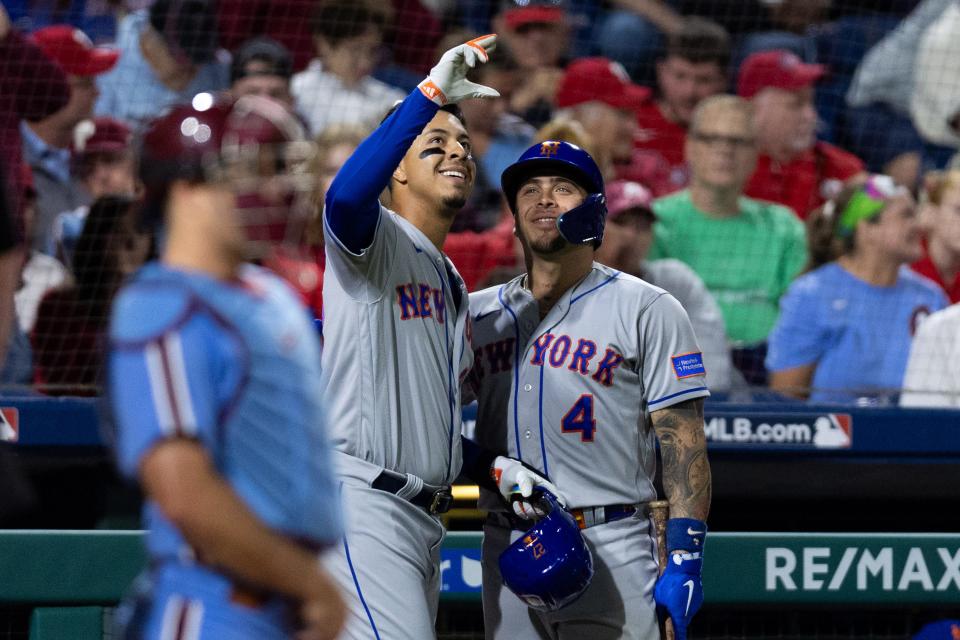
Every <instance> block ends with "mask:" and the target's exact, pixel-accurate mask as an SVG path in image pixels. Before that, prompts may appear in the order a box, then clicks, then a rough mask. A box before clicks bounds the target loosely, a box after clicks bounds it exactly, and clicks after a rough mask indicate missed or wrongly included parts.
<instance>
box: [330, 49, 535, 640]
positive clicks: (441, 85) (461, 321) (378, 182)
mask: <svg viewBox="0 0 960 640" xmlns="http://www.w3.org/2000/svg"><path fill="white" fill-rule="evenodd" d="M495 40H496V36H493V35H490V36H484V37H482V38H478V39H476V40H473V41H471V42H468V43H466V44H463V45H460V46H458V47H454V48H453V49H451V50H450V51H447V52H446V53H445V54H444V55H443V56H442V57H441V59H440V61H439V62H438V63H437V66H435V67H434V68H433V69H432V70H431V71H430V76H429V77H428V78H427V79H425V80H424V81H423V82H422V83H421V84H420V86H419V88H418V90H416V91H414V92H413V93H412V94H411V95H410V96H408V97H407V98H406V99H405V100H404V101H403V102H402V103H401V104H400V105H399V107H398V108H396V110H395V111H394V112H393V113H392V114H391V115H389V116H388V117H387V118H386V119H385V120H384V121H383V123H382V124H381V125H380V127H379V128H378V129H377V130H376V131H374V132H373V134H372V135H371V136H370V137H369V138H367V139H366V140H365V141H364V142H363V143H362V144H361V145H360V147H358V148H357V150H356V152H354V154H353V156H352V157H351V158H350V159H349V160H348V161H347V162H346V164H345V165H344V166H343V168H342V169H341V170H340V172H339V173H338V175H337V178H336V179H335V180H334V182H333V184H332V185H331V186H330V189H329V191H328V192H327V197H326V208H325V225H326V233H325V236H326V253H327V272H326V277H325V279H324V287H323V298H324V338H325V344H324V351H323V370H324V386H325V395H324V398H325V400H327V401H328V402H329V406H330V412H329V414H330V426H331V429H332V431H333V438H334V446H335V449H336V451H337V453H338V456H337V463H338V465H339V470H340V473H341V497H342V500H343V503H344V506H345V512H346V527H345V528H346V535H345V536H344V541H343V544H342V547H341V549H340V554H339V555H338V556H336V557H335V558H333V560H332V562H331V563H330V564H329V567H330V570H331V573H332V574H333V575H334V576H335V577H336V579H337V580H338V581H339V583H340V584H341V585H343V587H344V589H345V590H346V591H348V604H349V606H350V610H351V615H350V619H349V620H348V623H347V632H346V633H347V637H349V638H383V639H385V640H386V639H388V638H389V639H390V640H397V639H401V640H402V639H404V638H409V639H410V640H423V639H424V638H431V637H434V635H435V631H434V621H435V619H436V613H437V605H438V602H439V590H440V568H439V553H440V544H441V542H442V540H443V527H442V526H441V524H440V521H439V520H438V519H437V514H439V513H443V512H444V511H446V509H447V508H448V507H449V502H450V493H449V483H450V482H451V481H452V480H453V479H454V478H456V477H457V475H458V474H459V472H460V467H461V462H462V454H461V442H460V426H461V424H460V422H461V413H460V382H461V380H462V378H463V377H464V376H465V375H466V372H467V371H468V370H469V369H470V366H471V364H472V361H473V350H472V349H471V347H470V318H469V313H468V312H469V308H468V307H469V304H468V299H467V291H466V288H465V287H464V284H463V280H462V279H461V278H460V276H459V275H458V274H457V272H456V270H455V269H454V267H453V265H452V264H451V262H450V260H448V259H447V257H446V256H445V255H443V253H441V251H440V247H441V246H442V245H443V242H444V239H445V238H446V235H447V231H448V230H449V229H450V225H451V223H452V222H453V217H454V216H455V215H456V213H457V211H458V210H459V209H460V208H461V207H463V205H464V203H465V202H466V200H467V196H468V195H469V194H470V190H471V188H472V187H473V181H474V177H475V175H476V164H475V162H474V160H473V157H472V155H471V146H470V136H469V135H468V134H467V130H466V128H465V126H464V122H463V117H462V115H461V114H460V113H459V110H458V109H457V108H456V107H455V106H454V105H453V104H452V103H454V102H456V101H457V100H461V99H464V98H476V97H493V96H496V95H498V94H497V92H496V91H494V90H493V89H490V88H488V87H484V86H481V85H477V84H474V83H472V82H469V81H467V80H466V78H465V76H466V72H467V70H468V68H469V67H472V66H474V65H476V64H477V63H481V62H485V61H486V60H487V52H488V51H489V50H490V49H491V48H492V47H493V45H494V43H495ZM385 187H387V188H389V189H390V198H391V205H392V207H393V209H394V211H391V210H389V209H387V208H385V207H383V206H381V204H380V203H379V202H378V196H379V195H380V193H381V192H382V191H383V189H384V188H385ZM503 462H504V461H503V460H501V461H500V465H501V466H503ZM522 470H523V467H522V466H521V465H515V466H507V468H505V469H501V474H500V476H499V477H500V481H501V482H502V483H503V484H504V485H507V484H513V483H514V482H516V481H518V480H520V479H521V478H520V476H521V475H526V476H527V477H526V478H525V479H526V482H527V493H528V495H529V484H530V483H531V480H530V478H529V474H526V472H523V471H522ZM534 480H535V479H534Z"/></svg>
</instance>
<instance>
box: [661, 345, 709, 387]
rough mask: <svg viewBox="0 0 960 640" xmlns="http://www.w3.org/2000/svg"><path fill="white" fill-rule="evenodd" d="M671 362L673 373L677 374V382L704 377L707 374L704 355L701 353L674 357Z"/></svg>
mask: <svg viewBox="0 0 960 640" xmlns="http://www.w3.org/2000/svg"><path fill="white" fill-rule="evenodd" d="M670 362H672V363H673V372H674V373H675V374H677V380H683V379H684V378H692V377H693V376H702V375H706V373H707V370H706V368H705V367H704V366H703V354H702V353H700V352H699V351H697V352H694V353H682V354H680V355H678V356H672V357H671V358H670Z"/></svg>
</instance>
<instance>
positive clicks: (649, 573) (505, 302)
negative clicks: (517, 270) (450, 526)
mask: <svg viewBox="0 0 960 640" xmlns="http://www.w3.org/2000/svg"><path fill="white" fill-rule="evenodd" d="M502 186H503V191H504V194H505V196H506V198H507V201H508V203H509V205H510V208H511V210H512V211H513V214H514V219H515V222H516V234H517V236H518V237H519V238H520V241H521V243H522V245H523V248H524V255H525V257H526V263H527V273H526V274H524V275H522V276H519V277H517V278H515V279H514V280H512V281H510V282H508V283H507V284H505V285H502V286H497V287H493V288H490V289H486V290H484V291H480V292H477V293H475V294H472V295H471V296H470V313H471V315H472V317H473V330H474V353H475V362H474V368H473V371H472V372H471V374H470V376H469V377H468V380H467V384H466V387H467V388H469V389H471V390H472V391H473V393H474V394H475V395H476V397H477V399H478V401H479V408H478V416H477V429H476V434H477V435H476V437H477V440H478V443H479V444H480V445H481V446H483V447H485V448H487V449H492V450H494V451H498V452H500V453H502V454H504V455H509V456H510V457H513V458H517V459H519V460H521V461H522V462H523V464H525V465H528V466H529V467H530V468H532V469H534V470H535V471H536V472H538V473H539V474H541V475H542V476H544V477H546V478H549V480H550V481H551V482H553V483H554V484H555V485H556V486H557V487H558V488H559V490H560V491H561V492H562V494H563V496H564V498H565V499H566V503H567V506H568V508H569V509H570V510H571V511H572V513H573V514H574V516H575V517H576V519H577V521H578V523H579V526H580V527H581V528H582V533H583V535H584V538H585V539H586V541H587V544H588V546H589V547H590V549H591V551H592V552H593V559H594V569H595V573H594V576H593V579H592V582H591V584H590V586H589V587H588V588H587V589H586V591H585V592H584V593H583V594H582V596H580V597H579V598H578V599H577V600H575V601H574V602H572V603H571V604H568V605H567V606H565V607H563V608H560V609H558V610H552V611H550V610H548V611H543V610H540V609H530V608H528V606H527V604H526V603H525V602H523V601H521V600H520V599H519V598H518V597H517V596H516V595H515V594H514V593H512V592H511V591H509V590H507V589H505V588H504V587H503V582H504V580H503V578H504V576H503V575H502V574H501V569H500V566H498V557H499V556H500V554H501V553H502V552H503V551H504V549H506V548H507V547H508V546H509V545H510V544H511V542H513V541H515V540H517V539H518V538H519V537H520V536H521V535H522V532H523V531H524V530H525V529H527V528H529V526H530V523H529V522H527V521H523V520H518V519H517V518H516V517H515V516H512V515H510V514H509V513H505V512H504V510H503V509H502V508H500V507H499V506H498V505H499V504H501V502H500V499H499V496H497V495H496V494H493V493H492V492H486V491H485V492H483V493H482V495H481V506H482V507H486V508H488V509H489V510H491V514H490V516H489V517H488V521H487V523H486V525H485V526H484V541H483V557H482V561H483V604H484V619H485V626H486V635H487V637H488V638H511V639H514V638H518V639H544V638H551V639H573V638H591V639H592V640H603V639H607V638H610V639H612V638H637V639H644V640H647V639H649V638H655V637H657V636H658V630H657V607H658V606H659V607H660V608H662V609H663V610H664V611H665V612H666V613H668V614H669V615H670V616H671V617H672V618H673V621H674V624H675V627H676V631H677V637H679V638H684V637H685V633H686V627H687V624H688V622H689V620H690V618H691V616H692V615H693V614H694V613H695V612H696V611H697V609H698V607H699V606H700V603H701V601H702V587H701V586H700V563H701V555H700V554H701V553H702V548H703V540H704V535H705V533H706V525H705V523H704V520H705V519H706V517H707V512H708V510H709V506H710V467H709V464H708V461H707V453H706V444H705V436H704V427H703V398H704V397H705V396H707V395H709V392H708V390H707V388H706V385H705V383H704V376H705V371H704V367H703V359H702V356H701V353H700V347H699V346H698V345H697V341H696V338H695V336H694V333H693V329H692V328H691V326H690V322H689V320H688V318H687V315H686V313H685V312H684V310H683V308H682V307H681V306H680V304H679V303H678V302H677V301H676V300H675V299H674V298H673V297H671V296H670V295H669V294H668V293H666V292H665V291H664V290H662V289H659V288H657V287H654V286H652V285H649V284H647V283H646V282H644V281H642V280H640V279H638V278H635V277H632V276H629V275H626V274H623V273H619V272H617V271H614V270H611V269H609V268H607V267H605V266H603V265H600V264H598V263H595V262H593V252H594V249H595V248H596V247H597V246H598V245H599V244H600V242H601V240H602V237H603V227H604V216H605V214H606V206H605V202H604V195H603V178H602V176H601V174H600V171H599V169H598V168H597V165H596V164H595V163H594V161H593V159H592V158H591V157H590V156H589V154H587V153H586V152H585V151H583V150H582V149H580V148H579V147H576V146H575V145H572V144H569V143H567V142H559V141H546V142H542V143H539V144H536V145H534V146H532V147H531V148H530V149H529V150H527V151H526V152H525V153H524V154H523V155H522V156H521V157H520V159H519V160H518V161H517V162H516V163H515V164H513V165H511V166H510V167H508V168H507V170H506V171H505V172H504V174H503V176H502ZM655 438H658V439H659V441H660V447H661V450H662V453H663V461H664V463H663V464H664V469H663V480H664V487H665V490H666V493H667V497H668V498H669V501H670V506H671V510H672V515H673V519H671V520H670V521H669V523H668V534H667V545H668V548H669V550H670V552H671V553H672V554H673V555H672V556H671V561H670V564H669V566H668V567H667V569H666V572H665V573H664V575H663V577H662V578H660V580H659V581H658V579H657V559H656V558H657V554H656V551H655V543H654V537H653V532H652V531H651V523H650V521H649V519H648V517H647V515H646V514H645V510H644V503H647V502H650V501H652V500H654V499H655V497H656V490H655V488H654V474H655V466H656V451H655ZM506 577H508V578H509V577H511V576H506Z"/></svg>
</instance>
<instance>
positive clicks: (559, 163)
mask: <svg viewBox="0 0 960 640" xmlns="http://www.w3.org/2000/svg"><path fill="white" fill-rule="evenodd" d="M552 175H556V176H563V177H565V178H569V179H571V180H573V181H574V182H576V183H577V184H578V185H580V186H581V187H583V189H584V190H585V191H586V192H587V197H586V199H585V200H584V201H583V204H581V205H579V206H577V207H574V208H573V209H571V210H570V211H567V212H566V213H564V214H563V215H561V216H560V217H559V218H557V229H558V230H559V231H560V235H562V236H563V237H564V239H565V240H566V241H567V242H569V243H571V244H587V243H588V242H589V243H593V246H594V247H599V246H600V242H601V240H603V227H604V222H605V219H606V215H607V204H606V199H605V197H604V195H603V174H601V173H600V168H599V167H598V166H597V163H596V162H594V160H593V158H592V157H591V156H590V154H589V153H587V152H586V151H584V150H583V149H581V148H580V147H578V146H577V145H575V144H571V143H569V142H563V141H560V140H547V141H545V142H538V143H537V144H535V145H533V146H532V147H530V148H529V149H527V150H526V151H524V152H523V155H521V156H520V159H519V160H517V161H516V162H514V163H513V164H512V165H510V166H509V167H507V168H506V170H504V172H503V175H502V176H501V177H500V186H501V187H502V189H503V194H504V195H505V196H506V198H507V203H508V204H509V205H510V210H511V211H513V213H514V215H516V213H517V192H518V191H520V185H522V184H523V183H524V181H526V180H528V179H530V178H533V177H537V176H552Z"/></svg>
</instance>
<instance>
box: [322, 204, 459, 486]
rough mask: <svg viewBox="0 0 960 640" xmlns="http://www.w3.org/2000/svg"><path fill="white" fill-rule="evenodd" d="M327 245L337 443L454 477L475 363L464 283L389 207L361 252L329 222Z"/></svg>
mask: <svg viewBox="0 0 960 640" xmlns="http://www.w3.org/2000/svg"><path fill="white" fill-rule="evenodd" d="M326 250H327V266H326V273H325V274H324V283H323V313H324V317H323V333H324V348H323V358H322V365H323V371H324V383H323V386H324V388H323V393H324V398H325V400H326V401H327V406H328V413H329V416H330V431H331V432H332V437H333V441H334V446H335V448H336V450H338V451H340V452H342V453H346V454H348V455H350V456H353V457H355V458H359V459H360V460H363V461H366V462H369V463H372V464H373V465H376V466H379V467H383V468H387V469H392V470H394V471H399V472H401V473H410V474H413V475H415V476H417V477H419V478H421V479H422V480H423V481H424V482H426V483H428V484H434V485H441V484H447V483H449V482H451V481H453V480H454V479H455V478H456V477H457V474H458V473H459V472H460V465H461V449H460V426H461V413H460V380H461V377H462V375H465V374H466V372H467V371H468V370H469V369H470V366H471V364H472V362H473V352H472V350H471V349H470V342H469V341H470V338H469V329H470V319H469V313H468V304H467V293H466V287H465V286H464V284H463V280H462V279H461V278H460V275H459V274H458V273H457V271H456V269H455V268H454V267H453V264H452V263H451V262H450V260H449V259H447V258H446V256H444V255H443V254H442V253H440V252H439V251H437V249H436V247H434V246H433V244H432V243H431V242H430V240H429V239H427V237H426V236H425V235H423V233H421V232H420V230H419V229H417V228H416V227H415V226H414V225H412V224H411V223H409V222H407V221H406V220H404V219H403V218H402V217H400V216H398V215H397V214H395V213H394V212H392V211H390V210H388V209H386V208H382V210H381V214H380V222H379V225H378V227H377V230H376V234H375V236H374V239H373V242H372V244H371V245H370V247H369V248H368V249H367V250H366V251H364V252H363V253H362V254H361V255H356V254H353V253H351V252H350V251H349V250H348V249H347V248H346V247H344V246H343V245H342V244H340V242H339V241H338V240H337V239H336V237H335V236H334V234H333V233H332V232H331V231H330V230H329V228H328V229H327V233H326ZM458 298H459V300H460V305H459V308H457V306H456V303H455V300H456V299H458Z"/></svg>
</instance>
